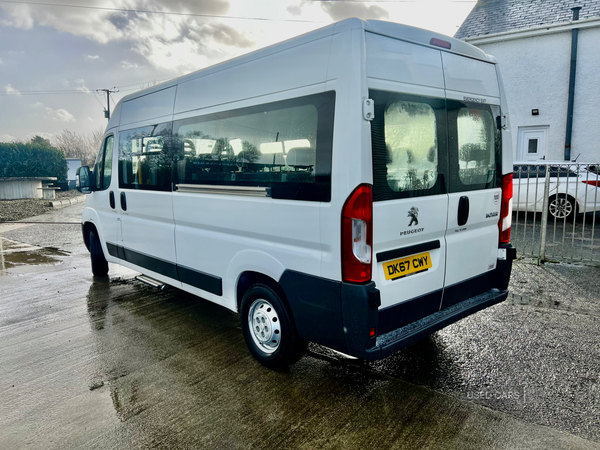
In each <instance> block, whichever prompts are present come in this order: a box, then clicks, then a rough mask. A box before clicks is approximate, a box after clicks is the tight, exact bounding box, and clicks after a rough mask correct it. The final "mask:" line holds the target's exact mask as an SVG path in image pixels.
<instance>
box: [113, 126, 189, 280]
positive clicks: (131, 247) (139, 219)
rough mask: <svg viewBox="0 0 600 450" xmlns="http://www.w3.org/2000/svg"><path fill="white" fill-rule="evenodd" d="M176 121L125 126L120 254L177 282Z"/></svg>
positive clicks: (121, 155)
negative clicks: (173, 178)
mask: <svg viewBox="0 0 600 450" xmlns="http://www.w3.org/2000/svg"><path fill="white" fill-rule="evenodd" d="M171 130H172V124H171V122H166V123H159V124H154V125H149V126H144V127H138V128H132V129H128V130H121V131H120V133H119V153H118V154H119V192H118V196H117V198H116V203H117V204H118V206H117V208H119V210H120V211H121V230H122V242H120V245H119V249H118V251H119V257H120V258H121V259H122V260H124V261H126V262H127V263H129V264H130V265H134V266H136V269H138V270H140V271H141V272H143V273H144V274H148V275H150V276H152V277H153V278H156V279H158V280H160V281H164V282H166V283H168V284H170V285H173V286H177V285H178V281H177V280H178V275H177V267H176V262H177V261H176V258H175V223H174V221H173V193H172V190H171V189H172V188H171V171H172V161H173V159H174V155H173V153H172V152H173V150H172V145H171Z"/></svg>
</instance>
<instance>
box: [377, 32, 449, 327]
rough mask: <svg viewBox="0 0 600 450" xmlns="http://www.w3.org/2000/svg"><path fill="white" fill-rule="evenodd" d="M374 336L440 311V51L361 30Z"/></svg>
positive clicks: (443, 170)
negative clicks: (368, 112)
mask: <svg viewBox="0 0 600 450" xmlns="http://www.w3.org/2000/svg"><path fill="white" fill-rule="evenodd" d="M366 43H367V75H368V83H369V88H370V90H369V97H370V98H371V99H373V100H374V102H375V117H374V119H373V121H372V122H371V138H372V142H371V144H372V156H373V274H372V279H373V281H375V283H376V284H377V288H378V289H379V291H380V295H381V307H380V309H379V312H380V314H379V323H378V329H377V333H378V334H379V335H381V334H383V333H386V332H388V331H391V330H392V329H395V328H398V327H400V326H402V325H405V324H408V323H410V322H414V321H415V320H417V319H420V318H421V317H424V316H427V315H429V314H432V313H434V312H436V311H438V310H439V308H440V302H441V299H442V292H443V287H444V274H445V270H446V243H445V239H444V236H445V234H446V221H447V212H448V194H447V186H446V185H447V181H446V180H447V167H448V161H447V131H446V128H447V127H446V105H445V102H446V101H445V93H444V78H443V72H442V64H441V56H440V52H439V51H437V50H434V49H430V48H426V47H423V46H418V45H415V44H411V43H407V42H403V41H400V40H396V39H391V38H387V37H383V36H379V35H374V34H371V33H366Z"/></svg>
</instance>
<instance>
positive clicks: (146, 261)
mask: <svg viewBox="0 0 600 450" xmlns="http://www.w3.org/2000/svg"><path fill="white" fill-rule="evenodd" d="M123 252H124V253H125V261H127V262H130V263H132V264H135V265H136V266H140V267H144V268H146V269H148V270H151V271H152V272H156V273H160V274H161V275H164V276H165V277H169V278H173V279H175V280H177V279H178V277H177V266H176V264H173V263H172V262H169V261H165V260H164V259H158V258H155V257H153V256H149V255H145V254H143V253H139V252H136V251H135V250H130V249H128V248H125V247H123Z"/></svg>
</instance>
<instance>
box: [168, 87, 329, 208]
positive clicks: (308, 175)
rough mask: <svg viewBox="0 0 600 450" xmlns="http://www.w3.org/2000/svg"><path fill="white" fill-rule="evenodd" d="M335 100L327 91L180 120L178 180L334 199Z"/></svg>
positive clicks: (177, 131)
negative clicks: (332, 190) (333, 147)
mask: <svg viewBox="0 0 600 450" xmlns="http://www.w3.org/2000/svg"><path fill="white" fill-rule="evenodd" d="M334 103H335V93H334V92H326V93H322V94H316V95H309V96H306V97H299V98H295V99H291V100H284V101H280V102H274V103H269V104H263V105H258V106H252V107H249V108H243V109H237V110H232V111H225V112H222V113H216V114H210V115H205V116H200V117H192V118H189V119H182V120H178V121H175V122H174V134H173V137H174V143H175V146H176V148H177V149H178V154H179V161H177V164H176V170H175V172H176V174H177V180H178V183H180V184H216V185H234V186H260V187H270V188H271V196H272V197H273V198H286V199H297V200H314V201H329V199H330V197H331V147H332V137H333V112H334Z"/></svg>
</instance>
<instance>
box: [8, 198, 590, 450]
mask: <svg viewBox="0 0 600 450" xmlns="http://www.w3.org/2000/svg"><path fill="white" fill-rule="evenodd" d="M74 208H77V207H74ZM65 214H68V212H66V213H65ZM47 227H54V226H51V225H33V226H29V227H23V228H19V229H12V230H8V231H4V232H3V229H2V228H0V233H1V236H3V237H4V238H9V239H10V240H9V241H7V240H4V241H3V246H4V247H5V252H4V253H5V256H4V258H5V259H4V261H5V263H4V266H3V267H4V268H3V269H2V272H0V299H1V300H0V391H1V392H2V396H1V400H0V448H2V449H4V448H7V449H8V448H23V447H28V448H125V447H131V448H224V449H225V448H227V449H228V448H276V447H277V448H306V449H310V448H483V447H486V448H600V445H599V444H598V443H597V442H599V441H600V432H599V428H600V425H599V423H598V417H599V416H600V414H598V405H599V404H600V402H599V399H600V397H599V392H598V362H597V361H598V360H599V358H598V356H600V355H599V354H598V349H597V347H598V346H597V344H596V343H597V342H598V338H599V337H600V330H599V329H600V325H599V320H600V319H599V318H598V316H597V315H594V314H595V312H597V311H598V309H597V307H595V306H597V305H595V306H594V304H593V303H591V304H590V302H593V298H594V296H593V294H592V295H591V296H590V298H591V299H592V300H589V299H586V298H584V297H582V296H583V294H581V295H579V294H578V293H577V292H576V291H577V289H576V288H577V286H571V287H570V290H571V292H572V293H573V294H572V295H571V296H568V295H567V296H565V295H563V296H562V297H561V301H562V302H563V303H561V301H559V304H558V305H555V304H554V302H555V301H558V300H555V298H558V297H553V300H552V303H548V304H544V303H543V302H541V303H540V304H539V305H538V303H539V302H537V300H536V297H535V294H536V293H537V291H538V290H539V285H536V286H532V289H533V292H529V291H528V288H529V281H528V280H530V278H531V276H532V274H531V273H527V270H529V269H530V270H531V271H532V272H533V271H534V269H531V268H528V267H525V266H524V270H523V272H525V273H524V274H521V275H519V276H516V277H515V280H516V282H519V281H526V283H520V284H519V286H521V287H519V288H518V289H516V290H517V291H518V292H520V293H521V294H523V297H517V298H514V299H513V300H511V301H510V302H505V303H504V304H501V305H498V306H496V307H494V308H491V309H488V310H486V311H484V312H482V313H479V314H478V315H476V316H473V317H470V318H467V319H465V320H463V321H461V322H459V323H457V324H455V325H453V326H451V327H448V328H446V329H444V330H442V331H440V332H438V333H436V334H435V335H434V336H432V337H430V338H429V339H426V340H424V341H422V342H420V343H417V344H415V345H413V346H411V347H409V348H407V349H405V350H403V351H402V352H400V353H399V354H397V355H394V356H392V357H391V358H388V359H386V360H383V361H381V362H378V363H374V364H369V365H367V364H361V363H354V362H351V361H347V360H345V359H343V358H342V357H339V356H337V355H332V354H331V353H330V352H328V351H327V350H326V349H324V348H322V347H318V346H311V350H310V353H309V355H308V356H306V357H305V358H303V359H302V360H301V361H300V362H299V363H298V364H296V365H294V366H292V368H291V369H290V370H289V371H288V372H284V373H277V372H272V371H269V370H267V369H264V368H263V367H262V366H260V365H259V364H258V363H256V362H255V361H254V360H253V359H252V358H251V356H250V354H249V352H248V351H247V350H246V347H245V345H244V342H243V338H242V335H241V330H240V329H239V324H238V322H239V319H238V317H237V315H235V314H233V313H230V312H228V311H227V310H225V309H222V308H220V307H218V306H216V305H213V304H211V303H209V302H206V301H203V300H200V299H198V298H196V297H193V296H191V295H188V294H185V293H182V292H181V291H178V290H176V289H166V290H164V291H158V290H156V289H153V288H150V287H147V286H145V285H143V284H141V283H139V282H136V281H133V280H131V277H132V275H133V274H134V273H133V272H131V271H129V270H127V269H123V268H119V267H118V266H112V265H111V276H110V279H93V277H92V276H91V272H90V269H89V260H88V257H87V253H86V250H85V248H84V247H82V244H81V243H80V241H79V242H78V236H79V235H80V229H79V228H77V227H76V226H72V228H71V229H70V230H71V231H69V228H68V227H69V226H68V225H65V226H63V227H66V228H64V230H62V231H59V232H57V233H56V234H53V233H48V232H47V231H43V230H48V228H47ZM73 228H75V229H73ZM36 229H37V231H36ZM57 235H58V236H57ZM79 239H80V238H79ZM45 240H46V241H48V242H51V243H52V244H53V245H52V247H54V250H51V252H58V251H60V252H63V254H57V253H53V254H51V255H46V258H52V260H51V261H49V260H47V259H46V260H44V261H39V260H35V256H34V255H35V254H36V252H43V251H44V250H43V249H38V250H36V249H35V248H34V249H31V248H29V250H24V247H19V245H20V244H15V242H26V243H32V244H36V245H38V246H40V245H41V246H42V247H44V245H43V244H44V241H45ZM60 240H62V241H63V243H60V242H58V241H60ZM6 248H8V250H6ZM19 248H20V249H21V250H23V251H29V252H31V253H30V254H29V255H28V256H27V258H24V259H25V260H29V262H27V261H26V262H25V263H23V261H22V260H20V262H19V263H17V264H14V263H11V264H13V265H12V266H10V267H8V266H7V265H6V261H7V260H8V261H9V262H10V261H11V260H14V258H16V257H14V256H13V257H11V256H10V255H11V254H14V253H18V252H16V251H15V250H18V249H19ZM26 248H27V247H25V249H26ZM65 252H68V253H65ZM32 255H33V256H32ZM11 258H12V259H11ZM32 258H33V259H32ZM555 270H556V273H552V272H551V271H550V272H548V274H547V275H548V277H549V278H551V279H554V278H556V277H559V276H560V273H561V270H562V269H561V268H560V267H557V268H555ZM569 270H572V268H569ZM585 270H588V269H585ZM557 274H558V275H557ZM592 275H593V273H592ZM542 281H543V280H542ZM559 281H560V280H559ZM566 282H567V281H565V280H562V281H561V283H562V285H564V284H565V283H566ZM522 286H526V287H522ZM519 289H520V291H519ZM596 292H597V291H596ZM525 294H527V296H525ZM539 295H540V298H543V299H545V298H546V296H542V295H541V294H539ZM556 295H560V294H556ZM563 297H565V298H563ZM419 385H421V386H419ZM523 394H524V398H523V397H522V396H523ZM509 396H510V398H508V397H509ZM488 397H491V398H488ZM482 405H485V407H484V406H482ZM539 424H546V425H549V427H545V426H541V425H539ZM569 433H570V434H569ZM575 435H577V436H579V437H577V436H575ZM583 438H586V439H588V440H584V439H583ZM592 441H596V443H595V442H592Z"/></svg>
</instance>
